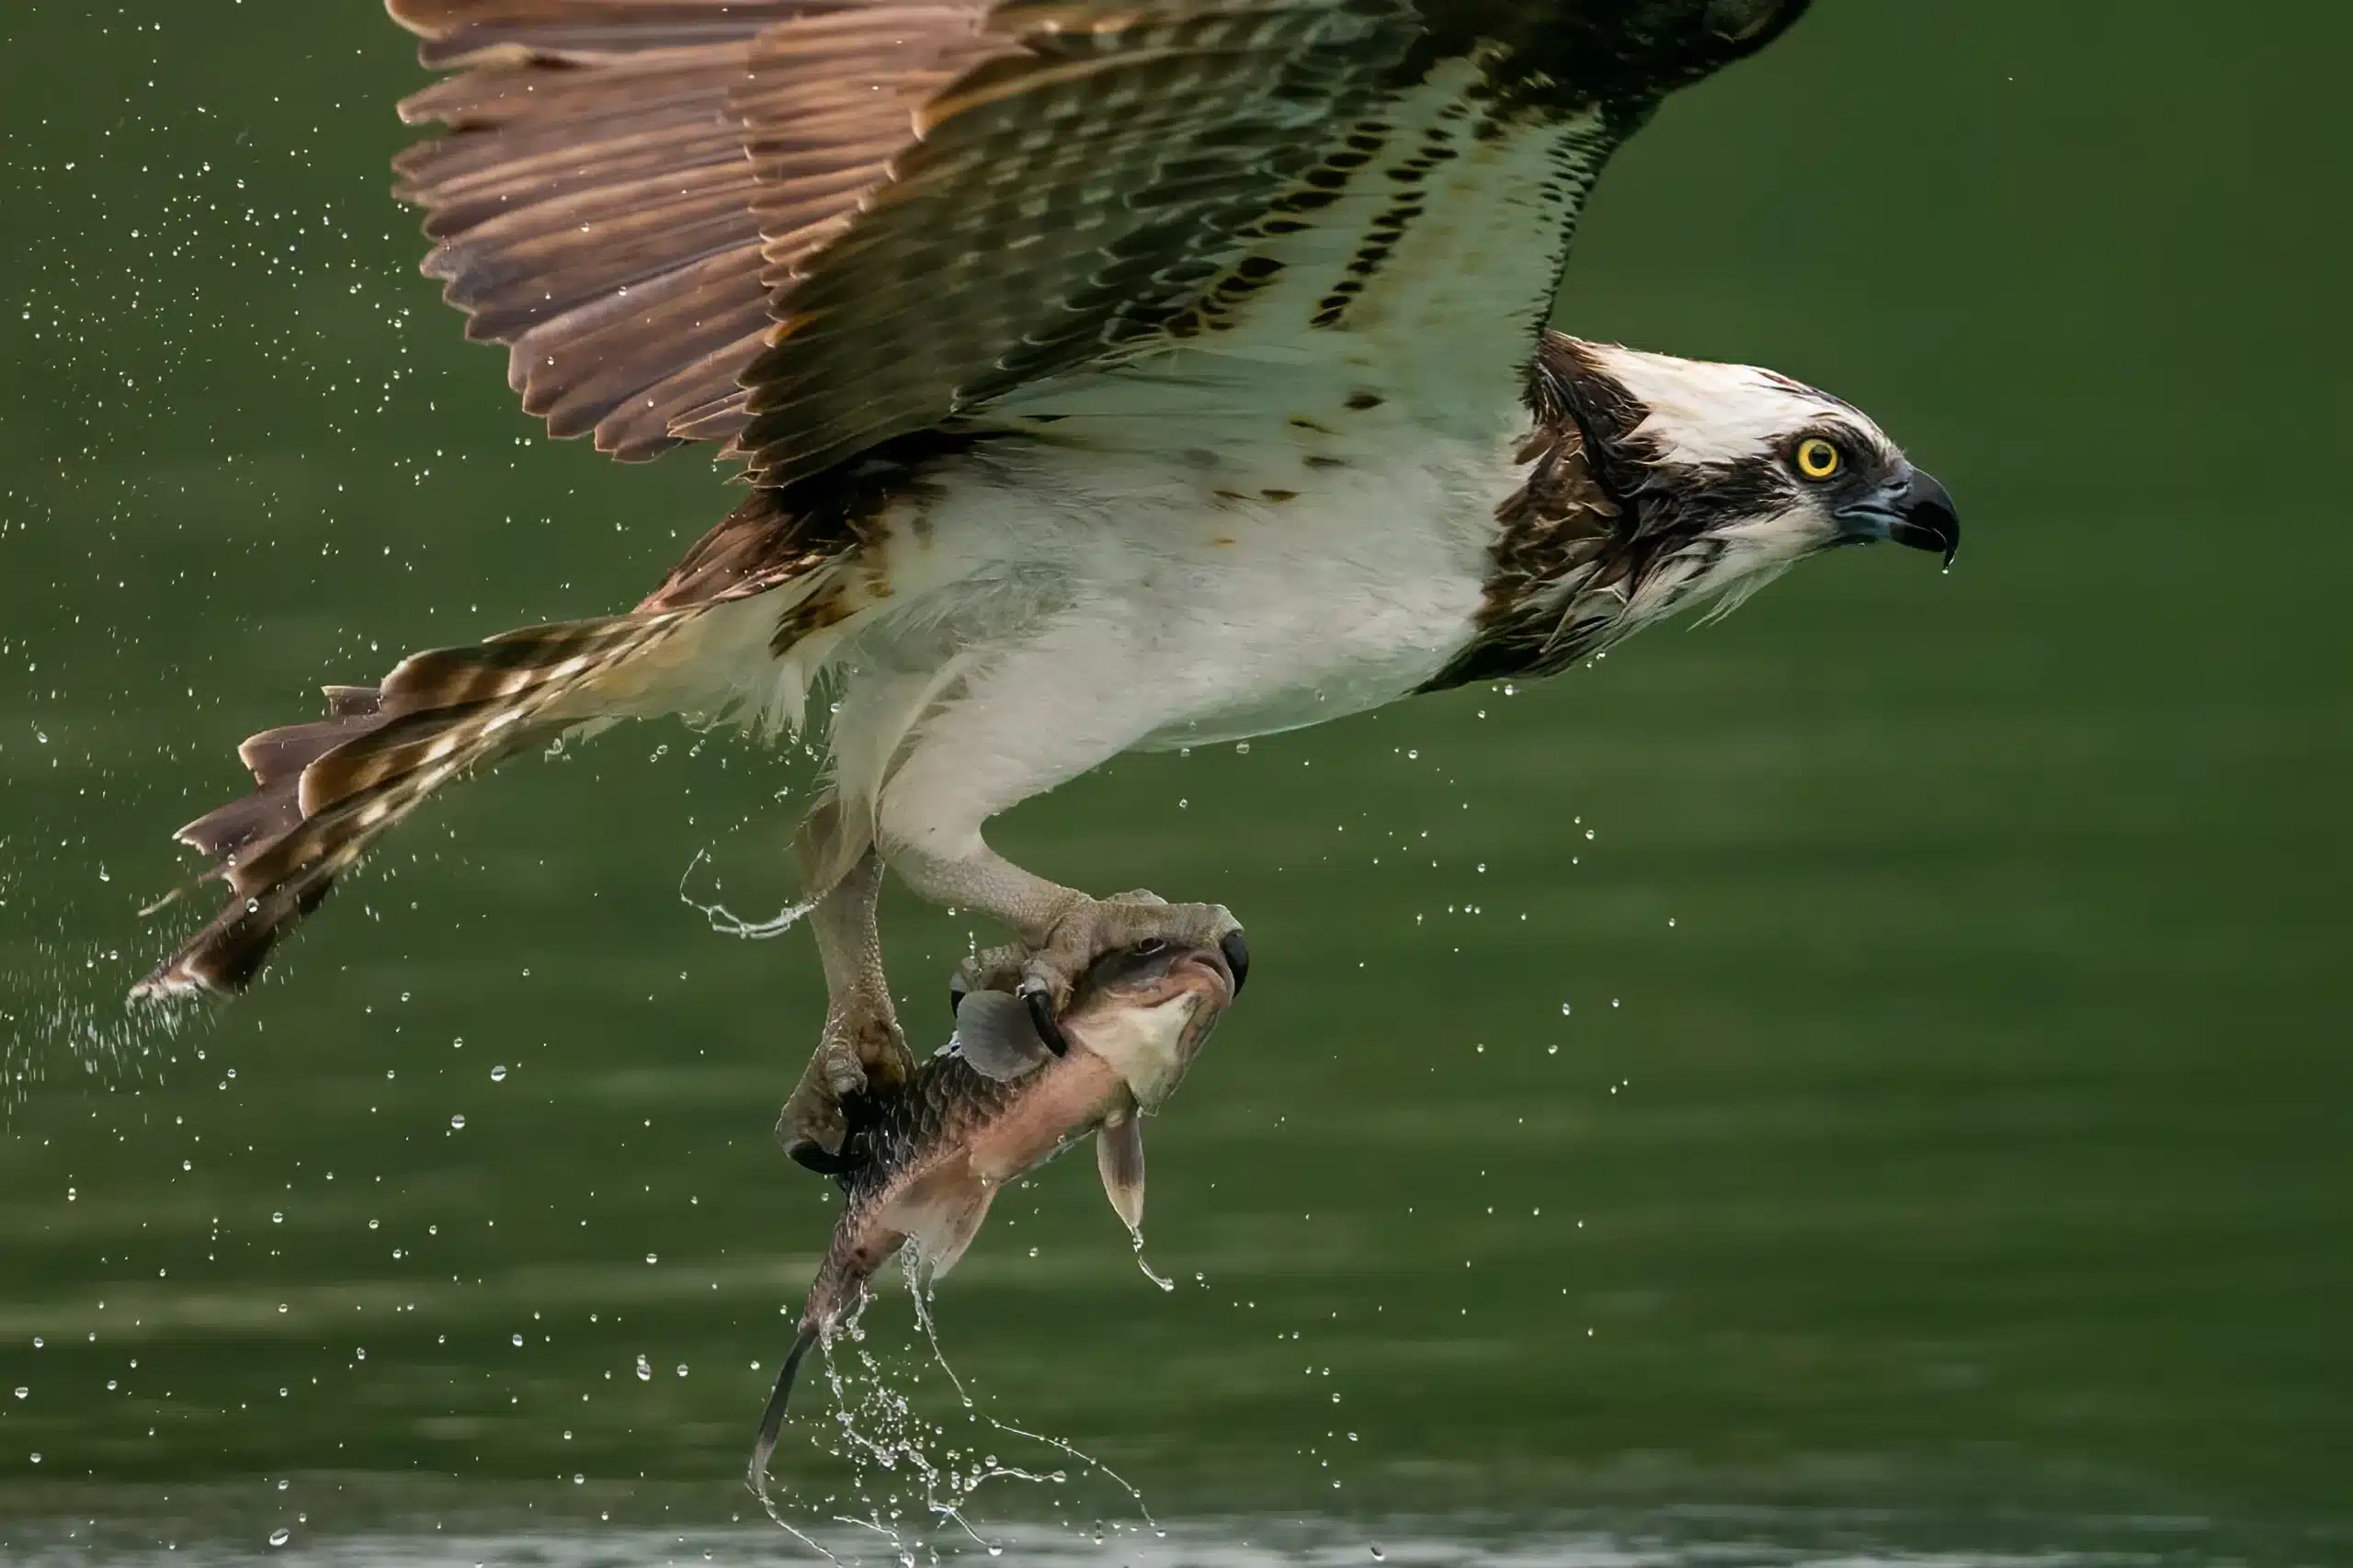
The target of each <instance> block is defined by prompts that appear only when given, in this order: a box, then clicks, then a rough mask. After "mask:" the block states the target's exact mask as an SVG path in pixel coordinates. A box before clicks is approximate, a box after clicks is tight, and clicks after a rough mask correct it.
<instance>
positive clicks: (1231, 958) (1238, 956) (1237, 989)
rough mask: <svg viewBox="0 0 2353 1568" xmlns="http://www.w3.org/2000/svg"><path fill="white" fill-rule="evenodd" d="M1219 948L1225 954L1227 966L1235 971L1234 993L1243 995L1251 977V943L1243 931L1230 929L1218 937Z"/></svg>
mask: <svg viewBox="0 0 2353 1568" xmlns="http://www.w3.org/2000/svg"><path fill="white" fill-rule="evenodd" d="M1217 950H1218V951H1219V952H1222V953H1223V954H1224V955H1225V967H1226V968H1228V969H1230V970H1232V971H1233V994H1235V995H1236V996H1239V995H1241V994H1242V987H1243V985H1244V983H1246V982H1247V981H1248V980H1249V978H1250V944H1249V943H1247V942H1245V941H1244V940H1243V939H1242V933H1241V932H1239V931H1228V932H1227V933H1226V934H1225V935H1224V936H1222V937H1219V938H1218V944H1217Z"/></svg>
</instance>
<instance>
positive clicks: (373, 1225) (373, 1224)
mask: <svg viewBox="0 0 2353 1568" xmlns="http://www.w3.org/2000/svg"><path fill="white" fill-rule="evenodd" d="M382 1223H383V1221H381V1220H370V1221H368V1228H369V1230H371V1231H372V1230H374V1229H375V1228H376V1227H377V1226H379V1225H381V1224H382Z"/></svg>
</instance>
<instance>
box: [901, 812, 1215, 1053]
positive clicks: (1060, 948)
mask: <svg viewBox="0 0 2353 1568" xmlns="http://www.w3.org/2000/svg"><path fill="white" fill-rule="evenodd" d="M885 854H886V855H887V856H888V858H889V860H890V864H891V869H892V870H893V871H895V872H897V873H898V874H899V877H900V879H901V880H902V881H904V882H905V883H906V884H907V885H908V886H909V887H910V888H912V889H914V890H915V892H916V894H917V895H918V896H920V897H923V898H925V899H927V900H929V901H930V902H932V903H939V904H948V905H952V906H954V907H956V908H959V909H972V910H977V911H979V912H980V913H981V914H983V915H988V916H989V917H990V918H992V919H995V920H998V921H1001V922H1003V923H1004V924H1005V925H1006V926H1010V927H1012V929H1013V931H1014V932H1015V934H1016V935H1017V937H1019V938H1020V940H1019V942H1018V943H1017V945H1016V946H1013V947H1009V948H994V949H988V950H986V951H983V952H981V953H977V954H975V955H973V956H972V958H969V959H967V960H964V962H963V963H962V964H961V966H960V967H959V968H958V970H957V972H956V978H955V980H954V981H953V982H951V983H950V986H949V991H950V1000H951V1001H953V1000H957V999H961V997H962V995H963V994H964V993H966V992H967V991H973V990H981V989H995V990H1011V991H1014V992H1016V993H1017V994H1019V995H1021V996H1022V997H1023V998H1024V999H1025V1000H1027V1001H1028V1002H1029V1011H1030V1015H1031V1017H1034V1018H1035V1019H1036V1020H1037V1023H1038V1032H1039V1033H1040V1035H1042V1036H1043V1037H1044V1038H1045V1041H1046V1043H1047V1045H1049V1046H1050V1047H1051V1048H1053V1050H1054V1051H1055V1052H1056V1053H1057V1054H1060V1053H1061V1051H1063V1050H1064V1049H1066V1047H1065V1044H1064V1042H1063V1036H1062V1030H1061V1028H1060V1027H1059V1026H1058V1025H1057V1024H1056V1022H1055V1019H1056V1018H1057V1017H1060V1016H1061V1014H1062V1012H1063V1009H1064V1008H1065V1007H1067V1006H1069V1005H1070V997H1071V988H1072V987H1073V986H1074V985H1075V984H1076V983H1077V982H1078V978H1079V976H1080V975H1082V974H1085V973H1086V971H1087V970H1088V969H1089V968H1091V967H1092V966H1093V965H1094V963H1095V961H1096V960H1097V959H1100V958H1101V957H1103V955H1104V954H1106V953H1109V952H1114V951H1117V950H1119V949H1122V948H1132V947H1137V946H1141V945H1142V944H1145V943H1150V942H1155V941H1157V942H1176V943H1186V944H1189V945H1202V946H1206V945H1209V944H1212V943H1213V944H1215V945H1217V946H1218V947H1220V948H1222V949H1223V950H1224V952H1225V955H1226V958H1227V960H1228V961H1229V962H1230V963H1231V964H1232V965H1233V971H1234V979H1235V981H1236V982H1237V983H1239V982H1240V980H1241V979H1242V977H1243V975H1244V973H1245V971H1247V970H1248V968H1249V964H1250V959H1249V950H1248V949H1247V948H1245V946H1244V945H1243V940H1242V926H1241V923H1240V922H1239V921H1237V920H1235V919H1234V918H1233V915H1232V914H1231V913H1229V912H1228V911H1227V910H1226V908H1225V907H1224V906H1223V905H1222V904H1215V903H1168V902H1166V901H1165V900H1164V899H1161V898H1159V897H1158V896H1156V895H1154V894H1153V893H1149V892H1142V891H1138V892H1124V893H1120V894H1118V895H1117V896H1115V897H1112V898H1104V899H1098V898H1089V897H1088V896H1087V895H1086V894H1085V893H1083V892H1079V891H1077V890H1076V889H1075V888H1066V887H1063V886H1061V885H1060V884H1059V883H1055V882H1050V881H1046V879H1044V878H1043V877H1039V876H1033V875H1031V874H1030V873H1029V872H1028V871H1025V870H1023V869H1021V868H1020V867H1018V866H1017V865H1015V864H1014V863H1013V862H1012V861H1010V860H1007V859H1006V858H1005V857H1003V856H1002V855H999V854H997V853H996V852H995V850H992V849H990V848H989V847H988V846H986V845H983V844H978V843H975V844H974V846H972V848H971V849H970V850H969V851H968V852H967V853H965V854H962V855H959V856H955V857H943V856H938V855H935V854H932V853H929V852H927V851H926V850H924V849H920V848H915V847H909V846H898V847H895V848H891V847H886V849H885Z"/></svg>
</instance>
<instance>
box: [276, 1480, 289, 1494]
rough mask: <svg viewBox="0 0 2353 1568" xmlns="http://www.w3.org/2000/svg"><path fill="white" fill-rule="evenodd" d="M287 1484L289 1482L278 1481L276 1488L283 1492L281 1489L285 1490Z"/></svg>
mask: <svg viewBox="0 0 2353 1568" xmlns="http://www.w3.org/2000/svg"><path fill="white" fill-rule="evenodd" d="M289 1484H290V1483H287V1482H284V1481H281V1482H279V1483H278V1490H279V1491H280V1492H283V1491H285V1490H286V1488H287V1486H288V1485H289Z"/></svg>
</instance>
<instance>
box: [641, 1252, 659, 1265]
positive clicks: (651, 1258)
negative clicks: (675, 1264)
mask: <svg viewBox="0 0 2353 1568" xmlns="http://www.w3.org/2000/svg"><path fill="white" fill-rule="evenodd" d="M645 1261H646V1262H648V1263H659V1262H660V1261H661V1256H660V1255H659V1254H657V1253H650V1252H649V1253H647V1254H646V1255H645Z"/></svg>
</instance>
